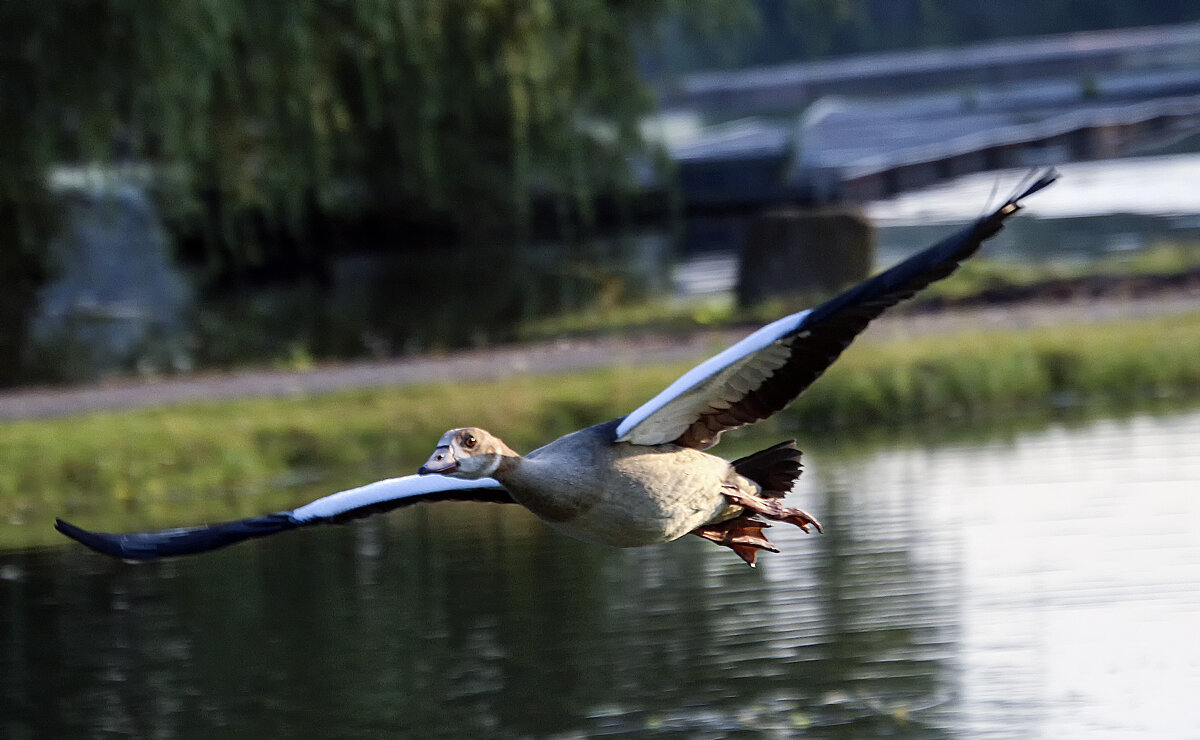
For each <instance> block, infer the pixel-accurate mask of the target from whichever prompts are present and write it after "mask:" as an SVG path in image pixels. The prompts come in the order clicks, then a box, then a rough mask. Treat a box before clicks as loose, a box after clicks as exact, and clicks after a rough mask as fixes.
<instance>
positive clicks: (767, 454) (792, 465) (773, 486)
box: [731, 439, 801, 498]
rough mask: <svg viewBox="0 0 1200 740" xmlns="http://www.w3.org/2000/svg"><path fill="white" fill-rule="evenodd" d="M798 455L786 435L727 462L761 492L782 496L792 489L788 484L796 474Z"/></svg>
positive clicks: (798, 467)
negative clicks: (768, 444)
mask: <svg viewBox="0 0 1200 740" xmlns="http://www.w3.org/2000/svg"><path fill="white" fill-rule="evenodd" d="M800 455H801V453H800V450H797V449H796V440H794V439H789V440H788V441H786V442H780V443H779V444H777V445H774V446H771V447H768V448H767V449H765V450H759V451H758V452H755V453H754V454H752V455H747V456H746V457H742V458H739V459H737V460H734V461H733V462H732V463H731V465H733V469H734V470H736V471H737V472H738V474H739V475H743V476H745V477H747V478H749V479H750V480H752V481H754V482H755V483H757V484H758V485H759V486H761V487H762V494H761V495H763V496H766V497H768V498H782V497H784V496H786V495H787V494H788V492H790V491H791V490H792V485H794V484H795V482H796V479H797V478H799V477H800V473H801V465H800Z"/></svg>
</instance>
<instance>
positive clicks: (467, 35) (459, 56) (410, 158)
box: [0, 0, 657, 243]
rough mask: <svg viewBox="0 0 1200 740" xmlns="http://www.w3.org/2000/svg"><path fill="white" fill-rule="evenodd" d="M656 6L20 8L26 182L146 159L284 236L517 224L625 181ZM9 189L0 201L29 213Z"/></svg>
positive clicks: (133, 2) (114, 0)
mask: <svg viewBox="0 0 1200 740" xmlns="http://www.w3.org/2000/svg"><path fill="white" fill-rule="evenodd" d="M656 5H657V4H649V5H647V4H643V3H638V2H619V1H616V0H612V1H609V0H581V1H579V2H572V3H569V4H559V3H555V2H551V0H414V1H404V0H402V1H399V2H383V1H368V0H364V1H362V2H351V1H349V0H173V1H172V2H161V3H160V2H144V1H142V0H62V1H61V2H55V3H41V2H33V1H32V0H9V2H7V3H5V4H4V5H3V10H2V11H0V12H3V14H4V17H3V18H2V19H0V22H2V23H3V25H4V26H5V27H6V28H8V29H9V32H10V33H11V34H12V37H11V38H9V39H7V40H6V41H8V43H6V44H5V49H6V51H4V52H2V53H3V54H4V55H5V56H6V57H7V58H6V60H5V66H6V67H7V68H8V74H10V75H13V76H14V78H15V81H14V82H13V83H12V84H13V85H14V86H15V87H17V88H19V92H18V94H17V95H16V96H15V97H16V98H17V100H16V101H14V102H15V103H16V105H15V106H14V107H15V108H17V109H18V110H16V111H14V112H16V113H18V114H19V116H18V117H19V119H20V120H19V121H16V122H13V125H15V126H16V127H17V128H18V129H19V134H20V136H19V138H17V139H15V140H17V141H20V142H21V143H22V149H23V150H24V152H23V154H22V156H23V157H24V158H25V159H26V161H24V162H22V167H21V168H20V169H21V170H22V171H23V172H24V173H25V174H23V175H22V177H25V178H28V177H30V176H32V175H36V174H38V173H44V172H45V171H46V169H47V168H48V167H50V166H52V165H56V164H63V163H69V162H113V161H121V160H135V161H142V162H151V163H153V164H154V165H155V166H156V167H157V168H159V170H158V171H159V172H160V173H161V174H163V175H166V176H167V177H168V179H169V183H170V185H171V187H172V189H173V192H174V193H176V194H185V195H196V194H202V193H204V194H208V195H210V196H213V197H214V198H215V200H216V201H218V202H219V203H220V205H221V207H222V208H223V209H226V210H228V211H232V212H235V213H236V212H239V211H245V210H254V211H256V212H258V213H260V214H265V215H266V216H267V217H268V218H271V219H282V220H284V221H289V220H290V221H297V220H299V219H301V218H302V217H303V216H304V214H305V211H306V209H309V208H311V207H313V206H315V207H317V208H319V209H322V210H335V211H336V210H345V209H350V208H362V207H380V206H385V207H402V208H407V209H413V210H414V211H416V212H419V213H426V214H436V215H437V216H439V217H443V218H450V219H452V220H454V221H456V222H457V223H459V224H464V225H476V224H478V223H479V220H480V218H481V217H485V218H486V219H487V220H488V221H494V220H496V219H497V217H498V216H497V214H512V215H517V216H519V215H520V213H521V212H522V209H523V208H524V206H525V203H526V196H527V193H528V192H529V190H530V187H531V186H532V185H534V184H537V185H538V186H540V187H543V188H546V189H549V190H553V191H561V192H568V193H577V192H579V191H580V190H582V189H584V188H585V187H589V186H590V187H604V186H605V185H607V184H609V183H611V182H613V181H614V180H615V179H616V178H619V177H620V174H621V172H622V167H621V164H622V161H623V155H624V154H625V153H626V152H628V150H629V147H630V145H631V144H632V143H633V142H634V141H635V138H636V137H635V132H636V126H635V124H636V121H637V118H638V116H639V115H640V114H642V113H643V112H644V111H645V110H646V109H647V106H648V104H649V101H648V98H647V97H646V96H645V95H644V94H642V92H641V91H642V87H641V86H640V84H639V82H638V76H637V70H636V62H635V58H634V54H633V53H632V49H631V38H632V34H631V26H632V25H635V24H638V23H640V22H643V21H644V20H645V18H646V16H647V15H648V14H652V13H654V12H657V11H656V9H655V6H656ZM13 140H14V139H12V138H10V139H9V141H13ZM11 172H12V171H11V170H9V171H8V172H6V173H0V180H3V182H0V192H2V193H3V194H4V197H7V198H10V199H11V198H14V197H16V198H18V199H19V198H20V193H21V191H23V190H25V189H26V188H27V185H22V184H19V183H16V182H14V179H13V175H12V174H11ZM191 205H193V206H194V205H195V202H194V201H193V202H191ZM500 218H504V217H503V216H500ZM234 223H236V220H235V221H234ZM232 236H233V237H234V238H233V242H235V243H238V242H239V239H238V238H237V235H236V234H234V235H232Z"/></svg>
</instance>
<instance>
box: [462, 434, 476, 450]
mask: <svg viewBox="0 0 1200 740" xmlns="http://www.w3.org/2000/svg"><path fill="white" fill-rule="evenodd" d="M462 443H463V447H466V448H468V449H469V448H471V447H474V446H475V435H474V434H468V435H466V436H464V437H463V441H462Z"/></svg>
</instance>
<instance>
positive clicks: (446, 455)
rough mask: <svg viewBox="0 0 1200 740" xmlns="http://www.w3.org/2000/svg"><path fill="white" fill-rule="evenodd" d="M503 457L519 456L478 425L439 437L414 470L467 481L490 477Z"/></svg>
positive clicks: (453, 430)
mask: <svg viewBox="0 0 1200 740" xmlns="http://www.w3.org/2000/svg"><path fill="white" fill-rule="evenodd" d="M506 457H518V455H517V453H515V452H513V451H512V450H511V449H510V448H509V447H508V445H506V444H504V443H503V442H501V441H500V439H499V438H498V437H496V436H495V435H493V434H490V433H488V432H486V431H484V430H483V429H479V428H477V427H466V428H464V429H451V430H450V431H448V432H446V433H445V434H443V435H442V438H441V439H439V440H438V443H437V448H436V449H434V451H433V454H432V455H430V456H429V459H428V460H426V461H425V464H424V465H422V466H421V469H420V470H418V471H417V472H418V473H420V474H421V475H427V474H429V473H441V474H442V475H449V476H452V477H454V478H466V479H468V480H475V479H478V478H489V477H491V476H492V475H494V474H495V473H496V470H497V469H499V467H500V464H501V463H502V462H503V461H504V459H505V458H506Z"/></svg>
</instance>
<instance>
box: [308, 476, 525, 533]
mask: <svg viewBox="0 0 1200 740" xmlns="http://www.w3.org/2000/svg"><path fill="white" fill-rule="evenodd" d="M471 488H501V489H502V488H503V486H501V485H500V483H499V481H496V480H494V479H492V478H479V479H478V480H463V479H461V478H451V477H450V476H448V475H437V474H430V475H406V476H403V477H401V478H388V479H387V480H381V481H376V482H374V483H368V484H367V485H365V486H359V487H358V488H351V489H349V490H346V491H339V492H338V493H332V494H330V495H328V496H325V497H324V498H319V499H317V500H316V501H313V502H311V503H308V504H305V505H304V506H301V507H299V508H298V509H293V510H292V518H293V519H295V520H296V521H298V522H306V521H309V520H311V519H327V518H330V517H335V516H338V515H339V514H344V513H346V512H347V511H351V510H353V509H358V508H361V507H363V506H371V505H373V504H380V503H383V502H385V501H395V500H397V499H402V498H410V497H412V496H422V495H425V494H429V493H440V492H442V491H463V490H468V489H471Z"/></svg>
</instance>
